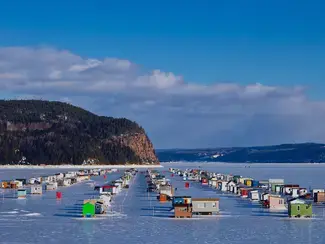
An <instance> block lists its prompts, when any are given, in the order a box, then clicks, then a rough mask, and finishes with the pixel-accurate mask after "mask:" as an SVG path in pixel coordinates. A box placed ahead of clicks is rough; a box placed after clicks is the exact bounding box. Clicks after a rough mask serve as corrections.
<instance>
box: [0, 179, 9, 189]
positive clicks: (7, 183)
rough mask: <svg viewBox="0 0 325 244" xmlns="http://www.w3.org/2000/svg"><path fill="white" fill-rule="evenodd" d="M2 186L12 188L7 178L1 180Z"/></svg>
mask: <svg viewBox="0 0 325 244" xmlns="http://www.w3.org/2000/svg"><path fill="white" fill-rule="evenodd" d="M1 188H4V189H6V188H10V181H7V180H3V181H1Z"/></svg>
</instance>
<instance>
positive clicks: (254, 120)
mask: <svg viewBox="0 0 325 244" xmlns="http://www.w3.org/2000/svg"><path fill="white" fill-rule="evenodd" d="M324 12H325V2H324V1H321V0H319V1H317V0H315V1H312V0H311V1H302V0H281V1H279V0H273V1H261V0H246V1H242V0H220V1H219V0H218V1H217V0H213V1H208V0H200V1H197V0H192V1H191V0H187V1H185V0H178V1H175V0H174V1H171V0H164V1H159V0H156V1H152V0H151V1H146V0H142V1H141V0H138V1H131V0H130V1H125V0H119V1H110V0H92V1H88V0H79V1H75V0H69V1H66V0H56V1H43V0H42V1H41V0H31V1H25V0H15V1H2V2H1V3H0V98H4V99H9V98H19V99H24V98H36V99H37V98H42V99H49V100H60V101H65V102H69V103H71V104H73V105H77V106H82V107H83V108H85V109H88V110H90V111H92V112H94V113H97V114H100V115H107V116H116V117H126V118H129V119H131V120H134V121H136V122H138V123H139V124H141V125H142V126H143V127H144V128H145V130H146V131H147V133H148V135H149V137H150V139H151V140H152V141H153V143H154V146H155V147H156V148H175V147H177V148H198V147H218V146H249V145H269V144H278V143H295V142H311V141H312V142H325V139H324V138H325V126H324V125H323V124H324V123H323V121H324V119H325V113H324V112H325V101H324V95H325V71H324V70H325V69H324V64H325V15H324Z"/></svg>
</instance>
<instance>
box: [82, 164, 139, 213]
mask: <svg viewBox="0 0 325 244" xmlns="http://www.w3.org/2000/svg"><path fill="white" fill-rule="evenodd" d="M136 173H137V170H136V169H129V170H125V171H124V174H123V175H122V176H121V177H120V178H118V179H117V180H114V181H111V182H106V183H105V184H103V185H98V186H95V187H94V190H95V191H97V192H98V196H97V197H96V198H93V199H85V200H84V201H83V207H82V216H83V217H85V218H93V217H96V216H97V215H101V214H105V213H107V211H108V210H109V207H110V203H111V201H112V198H113V197H114V195H116V194H118V193H120V192H121V191H122V189H124V188H129V185H130V183H131V179H132V178H133V177H134V176H135V175H136Z"/></svg>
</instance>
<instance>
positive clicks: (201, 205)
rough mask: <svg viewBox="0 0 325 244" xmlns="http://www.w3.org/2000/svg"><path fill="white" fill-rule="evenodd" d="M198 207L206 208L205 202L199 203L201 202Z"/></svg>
mask: <svg viewBox="0 0 325 244" xmlns="http://www.w3.org/2000/svg"><path fill="white" fill-rule="evenodd" d="M197 207H198V208H205V203H199V204H198V205H197Z"/></svg>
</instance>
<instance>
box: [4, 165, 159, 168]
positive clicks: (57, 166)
mask: <svg viewBox="0 0 325 244" xmlns="http://www.w3.org/2000/svg"><path fill="white" fill-rule="evenodd" d="M162 167H164V166H162V165H160V164H152V165H138V164H130V165H42V166H41V165H0V169H99V168H100V169H129V168H162Z"/></svg>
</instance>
